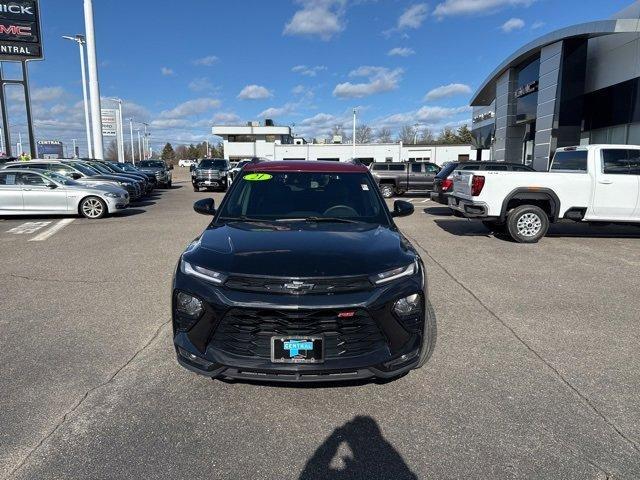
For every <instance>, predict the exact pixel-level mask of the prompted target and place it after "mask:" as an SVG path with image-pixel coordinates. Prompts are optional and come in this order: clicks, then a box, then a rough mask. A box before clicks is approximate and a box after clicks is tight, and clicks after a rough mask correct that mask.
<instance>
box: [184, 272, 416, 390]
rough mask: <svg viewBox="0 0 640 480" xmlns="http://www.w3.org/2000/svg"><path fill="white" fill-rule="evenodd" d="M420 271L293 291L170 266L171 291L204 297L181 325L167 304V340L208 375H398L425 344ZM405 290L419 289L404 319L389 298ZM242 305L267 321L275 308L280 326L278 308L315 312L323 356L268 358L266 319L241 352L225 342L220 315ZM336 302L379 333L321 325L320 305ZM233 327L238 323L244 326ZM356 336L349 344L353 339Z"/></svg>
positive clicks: (306, 378) (187, 363) (283, 378)
mask: <svg viewBox="0 0 640 480" xmlns="http://www.w3.org/2000/svg"><path fill="white" fill-rule="evenodd" d="M422 278H423V277H422V274H421V273H420V275H418V276H415V277H409V278H407V279H404V280H402V281H400V282H397V283H395V284H392V285H387V286H384V287H378V288H375V289H372V290H368V291H363V292H353V293H342V294H335V295H298V296H296V295H273V294H262V293H256V292H241V291H236V290H231V289H228V288H225V287H214V286H212V285H210V284H205V283H204V282H201V281H200V280H198V279H195V278H192V277H189V276H186V275H184V274H182V273H181V272H177V274H176V280H175V282H174V298H175V292H176V291H178V290H179V291H183V292H188V293H190V294H192V295H195V296H198V297H199V298H200V299H202V300H203V302H204V304H205V312H204V314H203V315H202V317H201V318H200V319H199V320H198V321H196V322H195V323H194V324H193V325H189V326H188V327H187V328H185V327H184V326H183V325H181V317H180V315H179V314H177V313H176V311H175V308H174V310H173V326H174V346H175V349H176V355H177V359H178V362H179V363H180V365H182V366H183V367H185V368H187V369H188V370H191V371H193V372H196V373H199V374H202V375H206V376H209V377H213V378H236V379H245V380H254V381H260V380H262V381H276V382H313V381H323V382H326V381H341V380H354V379H365V378H374V377H375V378H390V377H395V376H398V375H400V374H402V373H404V372H406V371H408V370H411V369H413V368H416V366H417V365H418V364H419V362H420V358H421V352H422V349H423V348H424V347H425V344H426V342H425V338H424V335H425V334H426V333H425V332H426V331H427V330H426V321H427V317H426V315H428V313H427V312H428V309H427V308H426V301H425V300H426V299H427V298H428V297H427V289H426V282H424V280H422ZM413 293H421V294H422V296H421V298H422V302H423V303H422V313H420V314H419V315H417V316H416V317H415V318H414V319H412V320H410V321H409V320H402V319H400V318H397V317H396V316H395V314H394V313H392V307H393V304H394V303H395V301H396V300H397V299H399V298H402V297H405V296H407V295H411V294H413ZM174 307H175V301H174ZM245 310H251V311H256V310H258V311H260V312H262V313H261V314H262V315H264V317H265V322H269V321H270V320H267V317H269V316H271V315H272V314H273V313H274V312H278V315H279V316H280V317H279V320H278V322H279V323H277V325H278V327H279V328H282V329H284V328H285V327H284V324H285V322H284V320H283V319H284V318H285V316H286V315H287V314H286V313H282V312H294V313H292V316H293V317H295V318H293V319H292V320H291V321H292V322H295V321H298V318H307V317H305V315H306V313H305V312H313V314H314V315H315V314H316V313H318V314H319V315H322V316H323V318H322V322H323V323H322V325H323V327H320V326H318V328H319V329H320V328H324V330H316V331H322V333H321V334H320V335H321V336H323V338H324V339H325V342H324V343H325V357H324V359H323V362H322V363H309V364H298V363H274V362H272V361H271V358H270V355H269V353H268V352H267V351H265V350H264V340H265V336H266V337H267V338H268V335H271V333H270V332H267V330H269V329H268V328H267V327H264V329H265V331H264V332H263V331H261V332H260V335H262V334H263V333H264V335H262V336H261V337H252V338H250V339H247V344H249V343H251V348H252V349H253V348H254V347H255V351H252V352H246V353H241V352H240V350H239V348H235V349H234V348H229V347H228V346H227V343H225V342H236V343H237V338H231V340H229V331H228V329H227V325H228V323H225V322H227V320H226V319H227V318H228V315H230V312H236V311H241V312H244V311H245ZM344 310H349V311H350V310H358V311H361V312H366V315H368V318H370V319H371V322H372V326H373V327H375V329H376V331H378V332H379V333H377V334H376V333H375V332H374V331H372V330H366V328H365V327H364V326H363V325H359V326H358V329H357V330H358V331H360V332H364V336H363V337H362V338H360V339H354V338H353V337H352V336H351V337H348V338H347V336H346V335H353V334H352V333H348V334H345V333H344V332H342V333H341V334H336V333H335V332H334V331H333V330H332V328H330V327H328V326H326V325H327V322H330V321H331V320H330V317H331V315H329V313H328V312H340V311H344ZM325 314H327V315H329V316H325ZM336 318H339V317H336ZM363 318H364V317H363ZM254 319H255V317H254ZM300 321H304V320H300ZM334 322H336V323H338V322H344V323H341V324H340V326H339V327H337V328H338V329H340V328H344V330H348V329H349V328H350V324H349V322H348V321H347V320H344V319H343V320H334ZM288 325H291V324H290V323H289V324H288ZM305 325H308V324H305ZM318 325H319V324H318ZM241 327H242V328H244V326H241ZM260 328H262V324H261V323H260V322H258V323H257V324H254V330H256V329H260ZM295 328H301V327H295ZM314 328H315V327H314ZM365 330H366V331H365ZM233 334H235V335H237V337H242V336H243V335H248V330H242V329H240V330H238V332H233ZM282 334H284V332H283V331H282V330H279V331H278V332H277V333H276V335H278V336H279V335H282ZM340 335H343V336H342V337H341V336H340ZM377 335H379V337H378V336H377ZM286 336H292V337H295V336H304V334H302V333H299V332H297V331H296V332H293V331H292V332H291V333H289V331H287V332H286ZM341 342H342V345H341ZM357 342H359V343H357ZM356 343H357V346H354V345H356ZM261 345H262V346H261ZM337 347H340V348H337ZM340 349H342V351H340ZM345 352H346V354H345Z"/></svg>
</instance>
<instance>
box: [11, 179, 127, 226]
mask: <svg viewBox="0 0 640 480" xmlns="http://www.w3.org/2000/svg"><path fill="white" fill-rule="evenodd" d="M128 205H129V194H128V193H127V192H126V191H125V190H123V189H121V188H119V187H115V186H112V185H106V184H105V185H99V186H88V185H82V184H80V183H78V182H76V181H75V180H71V179H69V178H67V177H64V176H62V175H58V174H57V173H54V172H50V171H45V170H34V169H19V170H18V169H16V170H13V169H12V170H2V171H0V215H58V214H59V215H82V216H83V217H86V218H89V219H98V218H102V217H104V216H105V215H108V214H111V213H113V212H115V211H117V210H122V209H124V208H127V206H128Z"/></svg>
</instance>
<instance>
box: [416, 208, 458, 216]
mask: <svg viewBox="0 0 640 480" xmlns="http://www.w3.org/2000/svg"><path fill="white" fill-rule="evenodd" d="M422 211H423V212H424V213H428V214H429V215H435V216H438V217H453V211H452V210H451V209H450V208H449V207H445V206H442V207H427V208H425V209H423V210H422Z"/></svg>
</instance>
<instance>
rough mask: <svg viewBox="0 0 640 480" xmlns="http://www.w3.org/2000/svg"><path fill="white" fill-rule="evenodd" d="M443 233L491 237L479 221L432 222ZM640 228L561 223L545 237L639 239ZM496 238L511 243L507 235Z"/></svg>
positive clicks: (553, 227)
mask: <svg viewBox="0 0 640 480" xmlns="http://www.w3.org/2000/svg"><path fill="white" fill-rule="evenodd" d="M434 222H435V224H436V225H438V226H439V227H440V228H442V229H443V230H444V231H445V232H447V233H451V234H452V235H456V236H460V237H490V236H493V234H492V233H491V232H489V230H487V228H486V227H485V226H484V225H482V223H481V222H480V221H475V220H465V219H449V220H440V219H438V220H434ZM639 227H640V226H634V225H593V226H591V225H589V224H586V223H572V222H561V223H555V224H553V225H551V227H550V228H549V232H548V233H547V237H556V238H562V237H567V238H569V237H574V238H640V228H639ZM495 237H496V238H499V239H501V240H506V241H512V240H511V238H510V237H509V236H508V235H496V236H495Z"/></svg>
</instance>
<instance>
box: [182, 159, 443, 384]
mask: <svg viewBox="0 0 640 480" xmlns="http://www.w3.org/2000/svg"><path fill="white" fill-rule="evenodd" d="M194 208H195V210H196V211H197V212H198V213H202V214H205V215H213V221H212V222H211V224H210V225H209V226H208V227H207V229H206V230H205V231H204V232H203V233H202V234H201V235H200V236H199V237H198V238H197V239H196V240H194V241H193V242H192V243H191V244H190V245H189V246H188V247H187V249H186V251H185V252H184V253H183V254H182V255H181V257H180V260H179V262H178V266H177V269H176V272H175V276H174V280H173V297H172V317H173V333H174V344H175V349H176V353H177V358H178V362H179V363H180V364H181V365H182V366H184V367H185V368H187V369H189V370H192V371H194V372H197V373H200V374H203V375H207V376H210V377H214V378H215V377H222V378H242V379H250V380H269V381H292V382H295V381H327V380H328V381H334V380H353V379H360V378H371V377H378V378H392V377H395V376H397V375H400V374H402V373H404V372H406V371H408V370H410V369H413V368H418V367H420V366H422V365H423V364H424V363H425V362H426V361H427V359H428V358H429V356H430V354H431V352H432V350H433V348H434V344H435V336H436V325H435V316H434V313H433V310H432V309H431V306H430V304H429V300H428V294H427V281H426V273H425V267H424V264H423V262H422V260H421V259H420V256H419V255H418V253H417V251H416V250H415V249H414V247H413V246H412V245H411V243H410V242H409V241H408V240H407V239H406V238H405V237H404V236H403V235H402V234H401V233H400V232H399V230H398V228H397V227H396V225H395V223H394V221H393V217H403V216H406V215H411V214H412V213H413V206H412V205H411V204H410V203H408V202H404V201H401V200H398V201H396V202H395V205H394V210H393V212H389V210H388V208H387V206H386V204H385V202H384V200H383V198H382V196H381V194H380V191H379V190H378V188H377V185H376V182H375V180H374V179H373V177H372V176H371V174H370V173H369V172H368V170H367V168H366V167H364V166H363V165H359V164H351V163H337V162H293V161H292V162H276V161H271V162H252V163H250V164H248V165H246V166H245V167H244V169H243V170H242V172H241V174H240V175H238V177H237V178H236V180H235V181H234V182H233V184H232V186H231V188H230V191H229V193H228V194H227V195H226V196H225V197H224V199H223V201H222V204H221V205H220V208H219V209H218V210H215V208H214V201H213V199H210V198H208V199H203V200H200V201H198V202H196V204H195V206H194Z"/></svg>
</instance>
